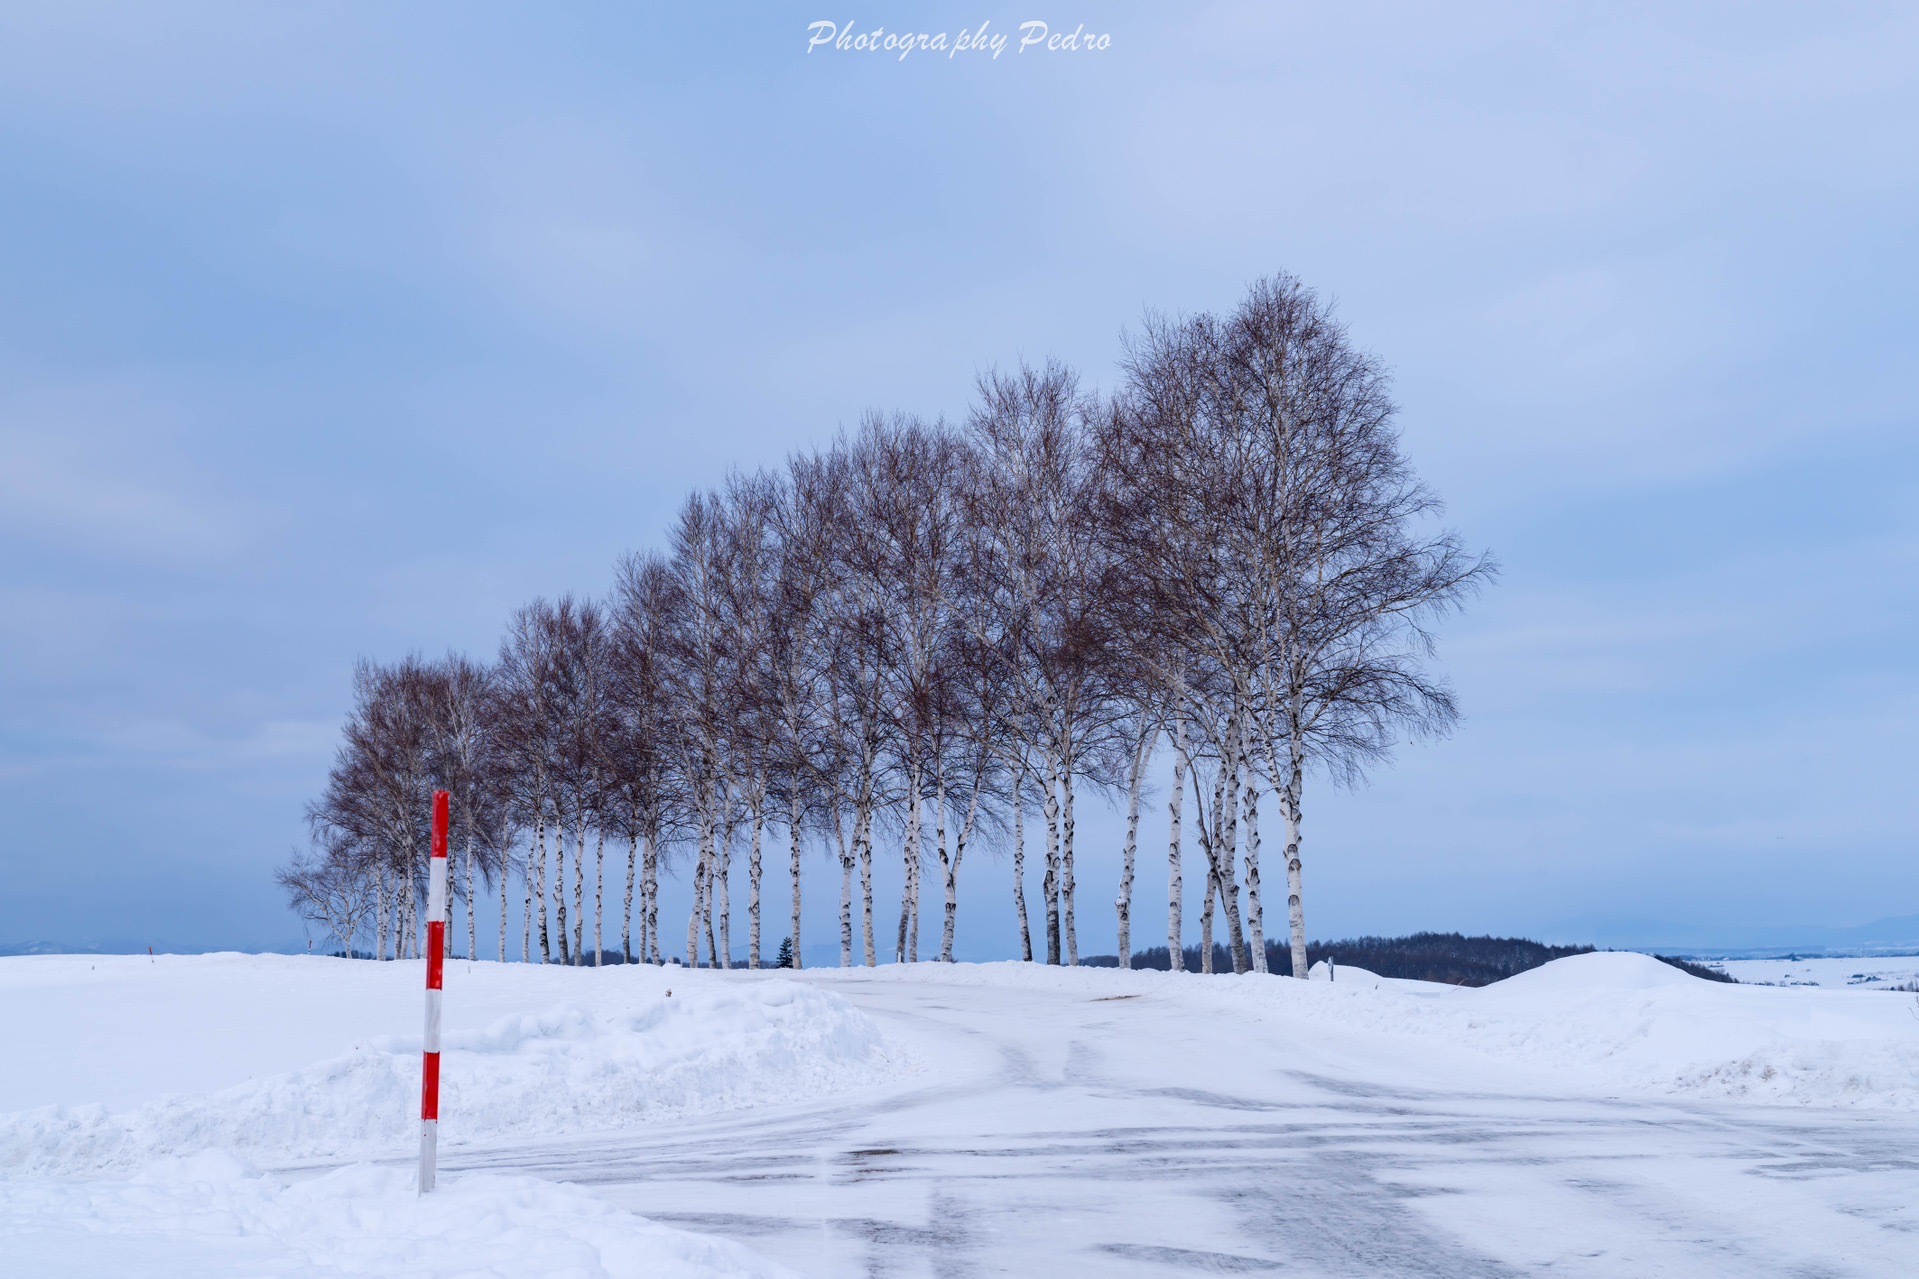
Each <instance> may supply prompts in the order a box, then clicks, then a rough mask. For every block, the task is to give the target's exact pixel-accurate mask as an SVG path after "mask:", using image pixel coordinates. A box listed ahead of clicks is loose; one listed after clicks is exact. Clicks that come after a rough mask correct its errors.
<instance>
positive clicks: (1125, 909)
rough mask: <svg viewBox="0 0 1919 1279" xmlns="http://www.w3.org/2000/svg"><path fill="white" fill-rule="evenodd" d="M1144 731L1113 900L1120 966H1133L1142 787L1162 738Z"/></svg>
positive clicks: (1136, 756)
mask: <svg viewBox="0 0 1919 1279" xmlns="http://www.w3.org/2000/svg"><path fill="white" fill-rule="evenodd" d="M1158 736H1159V734H1158V733H1157V732H1154V733H1152V734H1151V735H1148V734H1144V733H1142V734H1141V735H1140V739H1139V748H1138V749H1137V750H1136V751H1134V752H1133V775H1132V777H1131V778H1130V779H1128V785H1127V788H1126V847H1125V849H1124V851H1123V852H1122V853H1121V854H1120V871H1119V898H1118V899H1117V900H1116V901H1115V902H1114V903H1113V907H1114V909H1115V910H1116V911H1117V913H1118V915H1119V966H1120V967H1121V968H1131V967H1132V966H1133V860H1134V856H1135V854H1136V853H1137V851H1138V849H1139V790H1140V785H1141V783H1142V782H1143V781H1144V778H1145V775H1146V756H1147V748H1148V747H1149V746H1151V745H1152V744H1153V742H1154V740H1156V739H1157V738H1158Z"/></svg>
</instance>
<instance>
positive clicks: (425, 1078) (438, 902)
mask: <svg viewBox="0 0 1919 1279" xmlns="http://www.w3.org/2000/svg"><path fill="white" fill-rule="evenodd" d="M447 807H448V798H447V793H446V792H445V791H443V790H436V791H434V792H433V856H432V857H430V858H428V859H427V866H428V868H429V869H428V871H427V880H426V884H427V887H426V1041H425V1045H424V1049H425V1050H424V1051H423V1052H422V1053H421V1054H420V1193H421V1194H425V1193H426V1192H427V1191H429V1190H431V1189H433V1175H434V1171H435V1167H434V1166H435V1164H436V1162H437V1161H438V1157H439V1153H440V978H441V976H442V975H443V974H444V972H445V968H446V826H447Z"/></svg>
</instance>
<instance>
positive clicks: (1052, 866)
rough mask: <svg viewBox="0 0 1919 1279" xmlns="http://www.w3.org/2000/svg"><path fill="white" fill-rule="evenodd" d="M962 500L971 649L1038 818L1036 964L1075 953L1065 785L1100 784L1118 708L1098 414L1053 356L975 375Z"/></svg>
mask: <svg viewBox="0 0 1919 1279" xmlns="http://www.w3.org/2000/svg"><path fill="white" fill-rule="evenodd" d="M979 396H980V403H979V406H978V407H977V408H976V409H975V410H974V412H973V415H972V418H971V422H970V436H971V439H972V442H973V447H974V450H975V454H976V457H977V464H976V467H975V469H974V475H975V482H974V483H973V485H972V486H971V490H970V495H969V497H970V500H969V503H968V506H969V513H970V518H971V522H972V524H973V527H974V529H975V531H976V543H977V547H978V549H977V550H976V552H975V555H974V560H975V563H976V565H977V570H976V576H977V579H978V581H979V582H980V589H978V590H977V591H976V593H975V594H976V597H977V598H978V600H979V601H980V607H979V612H978V614H977V615H976V616H975V617H974V618H973V619H972V625H973V626H974V628H975V630H976V633H977V638H978V641H979V642H980V644H981V645H982V649H983V651H986V652H990V653H996V654H999V655H1001V657H1002V659H1003V660H1004V661H1005V662H1006V663H1007V676H1008V682H1007V687H1008V691H1009V696H1008V712H1007V714H1006V716H1005V723H1006V726H1007V728H1008V733H1009V738H1010V739H1011V740H1012V741H1014V742H1015V743H1016V744H1017V754H1018V757H1019V759H1020V761H1021V765H1022V767H1023V769H1024V772H1025V774H1026V776H1027V778H1028V779H1029V781H1030V783H1031V784H1032V785H1033V786H1034V787H1035V788H1037V789H1038V791H1039V794H1040V796H1041V807H1042V810H1043V811H1044V813H1045V815H1046V823H1047V850H1048V851H1047V877H1046V889H1045V892H1046V898H1047V901H1046V916H1047V962H1049V963H1059V962H1061V961H1062V959H1063V960H1064V962H1066V963H1067V964H1076V963H1078V961H1079V955H1078V940H1077V934H1076V929H1075V921H1074V896H1075V884H1074V855H1073V854H1074V837H1075V831H1074V804H1075V791H1074V781H1075V779H1077V778H1080V777H1087V776H1090V777H1093V778H1095V779H1096V780H1098V781H1102V782H1103V781H1106V780H1108V779H1109V778H1110V774H1111V767H1112V761H1111V759H1110V758H1106V757H1104V756H1103V755H1102V753H1101V752H1102V750H1107V749H1110V747H1111V746H1112V745H1113V741H1112V734H1111V730H1112V727H1113V724H1114V721H1115V718H1116V716H1117V714H1118V713H1119V710H1120V708H1119V706H1118V704H1117V703H1116V700H1115V698H1114V697H1113V690H1112V688H1111V684H1110V676H1111V673H1112V672H1111V665H1110V663H1109V661H1108V656H1109V649H1110V636H1109V634H1108V631H1107V627H1108V625H1109V620H1110V617H1111V613H1110V611H1109V610H1108V608H1107V606H1106V598H1105V595H1106V592H1107V591H1109V590H1110V589H1111V586H1112V582H1111V577H1112V560H1111V557H1110V555H1109V552H1108V549H1107V548H1108V544H1109V543H1108V540H1107V539H1106V538H1105V537H1104V536H1103V532H1102V522H1101V521H1100V519H1099V518H1098V512H1097V509H1096V505H1097V502H1098V500H1099V498H1100V493H1099V486H1098V484H1097V483H1096V480H1097V468H1096V465H1095V455H1094V452H1093V450H1092V448H1091V447H1090V443H1091V440H1090V433H1089V423H1090V421H1091V420H1092V419H1093V418H1094V417H1095V416H1096V415H1097V414H1098V412H1099V409H1098V406H1097V405H1096V404H1094V403H1093V402H1091V401H1090V400H1089V399H1088V398H1087V397H1084V396H1082V395H1081V394H1080V392H1079V384H1078V379H1077V378H1076V377H1075V376H1074V375H1073V374H1072V373H1071V372H1070V371H1069V370H1067V369H1065V368H1064V367H1062V366H1060V365H1057V364H1051V363H1049V364H1047V365H1045V366H1044V367H1041V368H1037V369H1035V368H1031V367H1021V368H1020V369H1019V370H1018V371H1017V372H1015V373H1012V374H1000V373H992V374H988V375H986V376H984V377H982V378H981V379H980V384H979Z"/></svg>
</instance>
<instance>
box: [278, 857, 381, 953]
mask: <svg viewBox="0 0 1919 1279" xmlns="http://www.w3.org/2000/svg"><path fill="white" fill-rule="evenodd" d="M273 877H274V880H275V881H276V882H277V883H278V884H279V885H280V887H281V888H282V889H284V890H285V891H286V895H287V905H288V906H290V907H291V908H292V909H293V913H294V914H296V915H298V916H299V917H300V918H301V919H303V920H305V921H306V922H308V923H309V924H312V925H314V926H315V927H318V928H320V929H321V930H322V931H323V933H324V935H325V936H328V937H331V938H333V939H334V940H335V941H336V942H338V943H339V945H340V953H341V954H342V955H344V956H346V957H347V958H348V959H351V958H353V953H354V946H355V944H356V942H357V940H358V938H359V936H360V933H361V931H362V930H363V929H364V928H365V927H366V921H367V917H368V916H369V915H370V914H371V913H372V911H373V881H372V879H371V878H370V877H369V876H368V875H367V873H366V870H365V868H364V867H363V866H362V865H360V864H358V861H357V859H356V857H355V856H354V849H353V847H352V843H351V840H350V838H349V837H347V836H345V835H344V834H340V833H337V832H332V833H329V835H327V836H325V837H323V838H322V839H321V840H320V841H319V843H318V846H317V847H316V848H312V849H308V850H304V851H299V850H296V851H295V852H294V854H293V856H292V858H291V859H290V860H289V861H288V863H287V864H286V865H285V866H283V867H281V868H280V869H279V870H277V871H275V872H274V876H273Z"/></svg>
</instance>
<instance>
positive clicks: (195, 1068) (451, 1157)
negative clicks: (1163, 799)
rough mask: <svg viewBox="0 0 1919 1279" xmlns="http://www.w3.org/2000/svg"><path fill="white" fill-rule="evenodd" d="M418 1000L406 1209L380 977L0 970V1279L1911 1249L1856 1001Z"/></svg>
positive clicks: (1144, 1264)
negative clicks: (422, 1103) (421, 1184)
mask: <svg viewBox="0 0 1919 1279" xmlns="http://www.w3.org/2000/svg"><path fill="white" fill-rule="evenodd" d="M1322 975H1323V974H1322ZM446 984H447V992H448V993H447V1005H446V1006H447V1020H446V1025H447V1031H448V1036H447V1041H448V1050H447V1057H446V1067H445V1073H446V1095H445V1100H444V1103H443V1115H444V1119H443V1124H442V1167H443V1169H444V1172H443V1180H442V1187H441V1190H440V1191H439V1192H436V1193H435V1194H434V1195H433V1196H430V1197H428V1198H426V1199H419V1198H417V1197H416V1196H414V1195H413V1193H412V1183H411V1160H412V1157H413V1154H414V1150H415V1142H416V1135H415V1124H414V1123H413V1122H412V1120H411V1118H410V1116H411V1115H412V1114H413V1113H414V1107H415V1105H416V1104H417V1102H416V1099H417V1090H418V1074H417V1071H418V1066H417V1052H418V1048H419V1039H418V1029H417V1025H418V1021H419V1017H420V1004H421V995H420V985H421V974H420V968H419V965H418V964H370V963H364V962H355V963H349V962H346V961H339V960H326V959H314V958H306V957H298V958H294V957H281V956H238V955H210V956H194V957H170V956H162V957H160V958H159V959H157V960H152V961H150V960H148V959H147V958H145V957H138V958H133V957H94V956H35V957H24V958H17V959H0V1009H4V1010H5V1013H6V1024H7V1025H8V1027H9V1028H10V1032H11V1033H10V1035H9V1037H8V1043H7V1046H6V1048H5V1049H4V1055H0V1273H6V1274H13V1273H19V1274H23V1275H36V1276H38V1275H45V1276H59V1275H94V1274H102V1273H122V1274H135V1273H137V1274H142V1275H163V1276H170V1275H183V1276H184V1275H195V1276H200V1275H289V1276H290V1275H307V1274H316V1275H330V1274H340V1275H360V1274H366V1275H373V1274H396V1273H407V1274H426V1275H436V1274H441V1275H488V1274H498V1275H503V1276H504V1275H548V1274H551V1275H580V1276H593V1275H609V1276H612V1275H621V1276H623V1275H643V1274H644V1275H652V1274H662V1275H669V1274H673V1275H677V1274H715V1275H721V1274H729V1275H730V1274H741V1275H748V1274H768V1275H771V1274H783V1273H790V1271H789V1270H787V1269H785V1268H786V1267H791V1268H792V1269H793V1270H797V1271H798V1272H800V1273H807V1274H816V1275H837V1274H849V1273H873V1274H907V1275H912V1274H929V1275H930V1274H938V1275H964V1274H1034V1273H1101V1274H1116V1275H1131V1274H1139V1275H1145V1274H1182V1273H1213V1272H1273V1273H1285V1274H1291V1275H1329V1276H1346V1275H1353V1276H1357V1275H1380V1274H1392V1275H1398V1274H1409V1275H1435V1276H1437V1275H1447V1276H1454V1275H1487V1276H1493V1275H1500V1276H1504V1275H1512V1274H1534V1273H1537V1274H1553V1275H1559V1274H1572V1275H1591V1276H1611V1275H1624V1274H1662V1275H1775V1274H1776V1275H1782V1276H1783V1275H1788V1274H1814V1273H1816V1274H1821V1275H1833V1276H1837V1275H1892V1274H1907V1273H1919V1207H1915V1204H1919V1016H1915V1010H1919V1001H1915V1000H1914V999H1913V997H1911V996H1900V995H1896V994H1889V993H1886V992H1884V991H1881V990H1870V989H1868V990H1859V989H1851V990H1848V989H1817V988H1794V987H1735V986H1726V985H1723V984H1715V983H1707V982H1701V981H1697V980H1695V979H1693V978H1690V977H1687V976H1685V975H1684V974H1682V973H1680V972H1678V971H1677V970H1675V969H1672V968H1670V967H1667V966H1665V965H1662V964H1659V963H1658V962H1657V961H1654V960H1651V959H1647V958H1645V957H1643V956H1637V955H1629V954H1598V955H1584V956H1578V957H1575V958H1572V959H1567V960H1561V961H1559V962H1557V963H1554V964H1551V965H1548V966H1547V967H1545V968H1542V969H1538V970H1535V971H1534V972H1531V973H1526V974H1522V975H1521V976H1520V977H1517V978H1514V979H1512V980H1510V981H1507V982H1502V983H1500V984H1499V985H1496V986H1492V987H1488V988H1486V989H1484V990H1461V989H1454V988H1451V987H1442V986H1431V985H1426V984H1424V983H1417V982H1399V981H1388V980H1382V979H1379V978H1375V977H1372V976H1371V975H1370V974H1366V973H1363V972H1361V971H1359V970H1356V969H1341V970H1339V972H1338V974H1337V979H1336V980H1335V981H1333V982H1330V983H1329V982H1325V981H1323V980H1322V981H1315V982H1308V983H1296V982H1288V981H1282V980H1279V979H1275V978H1260V977H1239V978H1235V977H1226V976H1221V977H1212V978H1204V977H1199V976H1196V975H1181V976H1174V975H1170V974H1163V973H1120V972H1115V971H1112V970H1067V971H1062V970H1058V969H1045V968H1038V967H1034V966H1031V965H1021V964H988V965H958V966H952V967H943V966H938V965H917V966H910V967H887V968H881V969H878V970H851V971H845V972H842V971H837V970H828V971H808V972H805V973H802V974H798V975H797V976H796V977H795V976H789V975H780V974H770V973H764V974H748V973H740V972H735V973H712V972H685V971H682V970H679V969H666V970H656V969H647V968H637V967H635V968H612V969H606V970H602V971H597V972H596V971H592V970H585V971H582V970H567V969H558V968H545V969H543V968H538V967H525V966H520V965H507V966H501V965H497V964H484V963H482V964H467V963H463V962H462V963H455V964H452V965H450V966H449V971H448V976H447V983H446ZM669 990H670V991H671V994H670V995H669V994H668V993H667V992H668V991H669Z"/></svg>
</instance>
